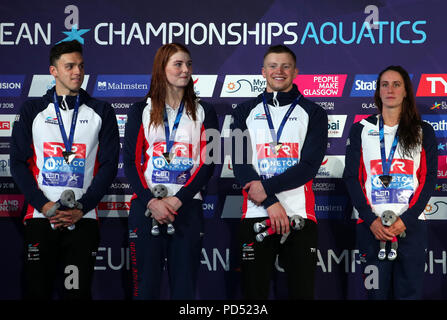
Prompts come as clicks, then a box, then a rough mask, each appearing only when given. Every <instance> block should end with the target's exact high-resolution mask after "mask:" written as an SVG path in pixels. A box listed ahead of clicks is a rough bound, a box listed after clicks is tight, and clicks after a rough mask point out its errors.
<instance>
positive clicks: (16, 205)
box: [0, 194, 25, 217]
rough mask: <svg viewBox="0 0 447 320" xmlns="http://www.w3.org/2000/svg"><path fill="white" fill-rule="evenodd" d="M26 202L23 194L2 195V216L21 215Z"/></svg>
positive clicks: (0, 203)
mask: <svg viewBox="0 0 447 320" xmlns="http://www.w3.org/2000/svg"><path fill="white" fill-rule="evenodd" d="M24 202H25V197H24V196H23V195H21V194H2V195H0V217H20V215H21V213H22V210H23V205H24Z"/></svg>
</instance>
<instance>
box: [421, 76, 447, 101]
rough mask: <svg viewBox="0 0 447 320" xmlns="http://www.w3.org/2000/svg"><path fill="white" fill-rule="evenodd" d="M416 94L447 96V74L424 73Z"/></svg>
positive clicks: (422, 95)
mask: <svg viewBox="0 0 447 320" xmlns="http://www.w3.org/2000/svg"><path fill="white" fill-rule="evenodd" d="M416 96H417V97H447V74H445V73H442V74H441V73H438V74H428V73H424V74H422V75H421V79H420V80H419V86H418V90H417V92H416Z"/></svg>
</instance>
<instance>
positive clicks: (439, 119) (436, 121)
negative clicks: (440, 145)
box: [421, 114, 447, 138]
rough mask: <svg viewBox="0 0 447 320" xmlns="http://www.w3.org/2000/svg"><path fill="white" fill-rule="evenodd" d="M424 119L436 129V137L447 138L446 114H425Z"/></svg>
mask: <svg viewBox="0 0 447 320" xmlns="http://www.w3.org/2000/svg"><path fill="white" fill-rule="evenodd" d="M421 117H422V120H424V121H425V122H427V123H429V124H430V125H431V126H432V127H433V129H434V130H435V135H436V137H444V138H447V115H445V114H436V115H431V114H423V115H421Z"/></svg>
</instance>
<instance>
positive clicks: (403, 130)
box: [374, 66, 422, 157]
mask: <svg viewBox="0 0 447 320" xmlns="http://www.w3.org/2000/svg"><path fill="white" fill-rule="evenodd" d="M389 70H392V71H396V72H399V74H400V75H401V76H402V79H403V80H404V85H405V91H406V93H407V94H406V97H405V98H404V99H403V101H402V110H401V113H400V119H399V129H398V131H397V134H398V135H399V143H400V144H401V146H402V149H403V154H402V156H410V157H411V156H412V154H413V152H414V151H416V148H417V147H419V146H420V145H421V144H422V126H421V125H422V122H421V121H422V120H421V116H420V115H419V112H418V110H417V108H416V101H415V99H414V94H413V85H412V83H411V79H410V76H409V75H408V72H407V71H406V70H405V69H404V68H402V67H401V66H389V67H387V68H386V69H385V70H383V71H382V72H381V73H380V74H379V77H378V78H377V83H376V91H375V93H374V102H375V103H376V106H377V108H379V111H380V113H382V110H383V104H382V100H381V99H380V79H381V78H382V75H383V74H384V73H385V72H386V71H389Z"/></svg>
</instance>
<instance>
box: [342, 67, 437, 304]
mask: <svg viewBox="0 0 447 320" xmlns="http://www.w3.org/2000/svg"><path fill="white" fill-rule="evenodd" d="M374 99H375V103H376V105H377V107H378V109H379V114H377V115H372V116H370V117H368V118H366V119H364V120H362V121H360V122H357V123H355V124H353V126H352V127H351V130H350V133H349V138H348V141H347V144H346V160H345V163H346V165H345V170H344V173H343V178H344V181H345V182H346V186H347V189H348V192H349V194H350V196H351V200H352V204H353V206H354V208H355V210H356V211H357V212H358V217H359V219H358V224H357V245H358V249H359V253H360V257H361V260H362V262H364V264H363V266H364V267H366V266H375V267H377V270H378V273H377V274H376V276H377V277H376V278H375V279H374V281H372V282H371V284H370V288H368V289H369V290H368V298H370V299H420V298H421V296H422V284H423V276H424V266H425V250H426V248H427V230H426V225H425V221H424V220H425V216H424V214H423V211H424V209H425V206H426V204H427V202H428V200H429V199H430V196H431V194H432V191H433V190H434V187H435V183H436V176H437V160H438V156H437V143H436V138H435V134H434V130H433V128H432V127H431V126H430V124H428V123H426V122H423V121H421V117H420V115H419V113H418V110H417V107H416V103H415V98H414V93H413V88H412V84H411V80H410V77H409V75H408V73H407V71H405V70H404V69H403V68H402V67H400V66H389V67H387V68H386V69H385V70H383V71H382V72H381V73H380V74H379V77H378V79H377V88H376V91H375V95H374ZM393 215H394V216H395V217H394V218H392V220H391V221H390V222H389V223H388V222H387V221H386V220H387V217H388V216H393ZM392 221H394V222H392ZM386 224H390V225H389V226H387V225H386ZM387 252H388V253H387Z"/></svg>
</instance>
